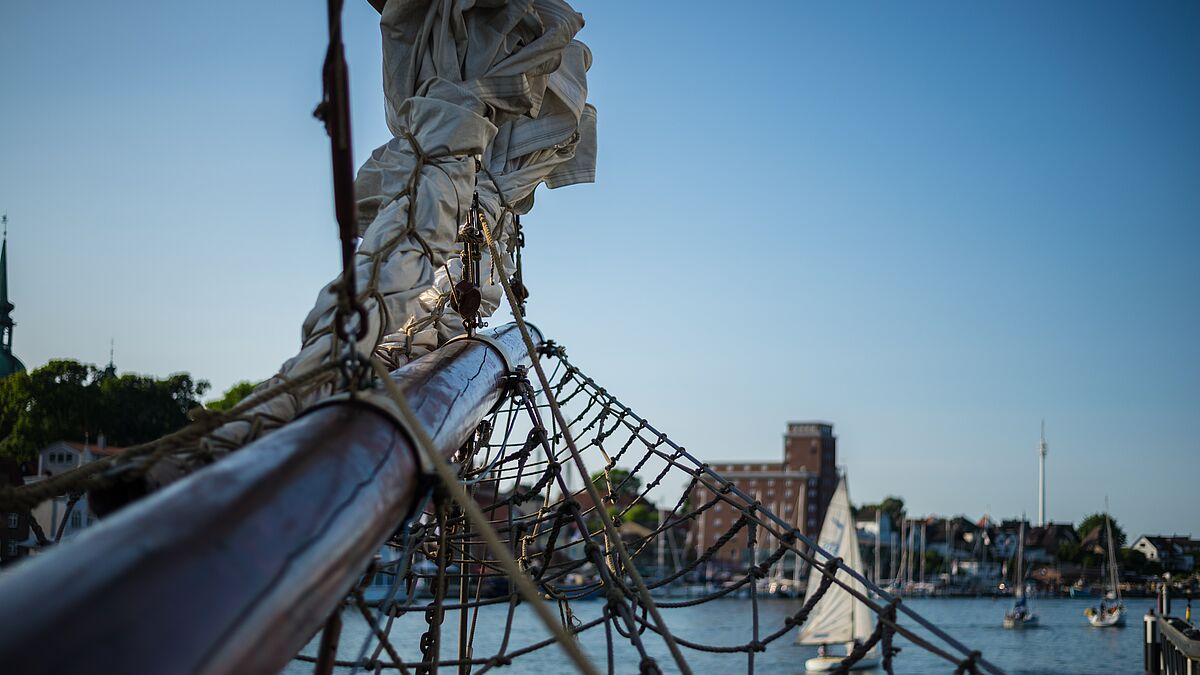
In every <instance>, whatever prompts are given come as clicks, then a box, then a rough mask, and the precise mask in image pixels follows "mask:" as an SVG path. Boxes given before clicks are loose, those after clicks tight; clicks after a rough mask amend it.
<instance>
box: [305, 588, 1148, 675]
mask: <svg viewBox="0 0 1200 675" xmlns="http://www.w3.org/2000/svg"><path fill="white" fill-rule="evenodd" d="M1092 602H1093V601H1090V600H1084V599H1066V598H1063V599H1041V600H1034V601H1033V602H1032V606H1033V610H1034V612H1036V613H1037V614H1038V615H1039V616H1040V619H1041V626H1040V627H1038V628H1033V629H1026V630H1005V629H1004V628H1002V627H1001V625H1000V622H1001V618H1002V617H1003V615H1004V612H1005V610H1006V609H1007V608H1008V607H1009V605H1010V604H1011V601H1007V600H991V599H934V598H929V599H918V598H914V599H910V600H906V603H907V604H908V605H909V606H911V607H912V608H913V609H915V610H917V611H919V612H920V613H921V614H922V615H923V616H924V617H926V618H927V619H929V620H930V621H932V622H933V623H935V624H937V625H938V626H941V627H942V628H944V629H945V630H947V631H948V632H950V634H951V635H953V636H954V637H955V638H957V639H958V640H959V641H961V642H963V643H964V644H966V645H967V646H968V647H971V648H973V649H979V650H980V651H982V652H983V655H984V657H985V658H987V659H989V660H990V661H991V662H992V663H994V664H996V665H997V666H999V667H1000V668H1002V669H1004V670H1005V671H1006V672H1008V673H1012V674H1013V675H1018V674H1025V675H1033V674H1038V675H1043V674H1045V675H1050V674H1053V675H1060V674H1061V675H1067V674H1072V675H1073V674H1079V675H1084V674H1087V675H1093V674H1104V673H1141V672H1142V642H1141V635H1142V614H1144V613H1145V611H1146V609H1147V608H1149V607H1150V606H1151V605H1152V603H1153V600H1150V599H1132V600H1130V601H1129V602H1128V603H1127V605H1126V607H1127V608H1128V610H1129V615H1128V622H1127V625H1126V627H1125V628H1092V627H1091V626H1089V625H1088V624H1087V621H1086V619H1085V618H1084V616H1083V610H1084V609H1085V608H1086V607H1088V606H1090V605H1091V604H1092ZM799 606H800V601H799V600H771V601H764V602H761V603H760V606H759V615H760V619H761V622H762V623H761V625H762V627H763V628H762V633H763V634H767V633H770V632H771V631H773V630H775V629H777V628H779V627H781V626H782V625H783V619H784V617H786V616H787V615H789V614H790V613H792V612H794V611H795V610H796V609H797V608H798V607H799ZM552 607H553V605H552ZM573 609H574V611H575V613H576V615H577V616H578V617H579V618H580V619H581V620H583V621H587V620H589V619H592V618H596V617H598V616H599V615H600V611H601V603H600V602H597V601H580V602H576V603H573ZM507 611H508V608H507V606H490V607H484V608H481V610H480V613H479V622H478V627H477V628H476V636H475V644H476V648H475V654H476V655H492V654H494V653H496V651H497V649H498V647H499V645H500V640H501V639H502V637H503V632H504V631H503V628H504V625H505V617H506V614H507ZM751 616H752V613H751V605H750V601H749V600H718V601H714V602H710V603H707V604H705V605H701V606H699V607H694V608H688V609H672V610H666V611H665V619H666V621H667V625H669V626H670V627H671V630H672V632H673V633H674V634H675V635H677V636H680V637H683V638H686V639H688V640H692V641H695V642H702V643H704V644H715V645H731V644H738V643H744V642H746V641H748V640H749V638H750V630H751V628H750V626H751ZM344 619H345V622H346V625H345V628H344V629H343V633H342V640H341V645H340V648H339V657H340V658H343V659H352V658H354V657H356V656H357V654H358V650H359V648H360V647H361V645H362V641H363V638H365V637H366V635H367V632H368V631H367V627H366V624H365V623H364V622H363V620H362V618H361V617H359V616H358V615H357V613H356V612H355V613H351V612H349V611H347V612H346V613H345V615H344ZM901 623H902V625H905V624H909V625H911V622H908V621H904V620H903V618H902V619H901ZM514 624H515V625H514V629H513V633H512V637H511V640H510V643H509V645H510V650H511V649H514V648H518V647H522V646H525V645H528V644H531V643H533V642H537V641H538V640H541V639H544V638H545V637H547V635H548V634H547V633H546V632H545V630H544V629H542V628H541V626H540V624H539V622H538V620H537V618H536V616H535V615H534V613H533V612H532V611H531V610H529V609H528V608H526V607H518V608H517V610H516V620H515V621H514ZM457 627H458V613H457V612H447V614H446V621H445V623H444V625H443V645H444V649H443V655H444V657H445V658H453V657H454V655H455V654H456V653H457V634H458V632H457ZM424 630H425V622H424V618H423V616H422V615H421V613H420V612H415V613H413V614H410V615H406V616H404V617H402V618H399V619H397V620H396V621H395V623H394V624H393V626H392V628H391V632H390V635H391V637H392V640H393V642H394V643H395V645H396V647H397V649H399V650H400V653H401V655H402V656H404V657H405V658H406V659H409V660H418V659H417V658H416V657H417V655H419V654H420V652H419V649H418V646H417V645H418V641H419V639H420V635H421V633H422V632H423V631H424ZM614 638H615V641H616V654H617V657H618V658H617V660H616V663H617V665H616V672H617V673H636V672H637V663H638V661H637V657H636V653H635V652H634V651H633V649H632V648H630V647H628V646H625V647H623V646H622V643H624V644H625V645H627V644H628V643H627V642H625V641H623V640H621V638H619V636H614ZM647 642H648V649H649V651H650V652H651V654H652V655H653V656H655V657H656V658H657V659H658V661H659V664H660V665H661V666H662V668H663V670H664V672H677V671H676V669H675V668H674V667H673V665H674V664H673V662H672V661H671V658H670V655H669V653H668V652H667V650H666V648H665V647H664V646H663V645H662V643H661V641H658V640H656V639H654V638H652V637H649V636H647ZM581 644H582V646H583V648H584V651H585V652H587V653H588V654H589V655H590V656H592V657H593V659H594V662H595V663H596V664H597V665H598V666H601V671H603V664H604V663H605V656H604V655H605V653H606V646H605V644H606V643H605V638H604V628H603V626H598V627H596V628H594V629H592V630H590V631H588V632H586V633H584V634H583V636H582V639H581ZM896 644H897V645H898V646H900V647H901V648H903V651H902V652H901V653H900V655H899V656H897V657H896V672H897V673H905V674H908V675H915V674H918V673H953V672H954V667H953V666H952V665H950V664H949V663H947V662H946V661H943V660H941V659H939V658H938V657H935V656H932V655H930V654H928V653H926V652H924V651H923V650H921V649H919V648H917V647H913V646H912V645H911V644H909V643H908V642H907V641H906V640H904V639H903V638H898V639H897V643H896ZM316 647H317V640H316V639H314V640H313V642H312V643H311V644H309V645H308V647H306V648H305V650H304V653H306V654H314V653H315V651H316ZM815 655H816V648H815V647H806V646H801V645H797V644H795V637H794V635H786V636H784V637H782V638H780V639H779V640H777V641H776V642H774V643H772V644H771V645H770V646H769V647H768V649H767V651H766V652H764V653H760V654H756V655H755V671H756V672H758V673H803V672H804V661H805V659H808V658H810V657H812V656H815ZM684 656H685V658H687V660H688V663H689V664H690V665H691V667H692V669H693V670H694V671H695V672H696V673H738V672H745V671H746V665H747V663H746V655H745V654H739V655H717V654H708V653H702V652H695V651H692V650H687V649H685V650H684ZM384 658H385V659H386V654H385V655H384ZM311 671H312V666H311V664H306V663H299V662H293V663H292V664H291V665H290V666H289V667H288V668H287V669H286V670H285V671H284V672H285V673H287V674H289V675H292V674H295V675H299V674H301V673H309V672H311ZM339 672H349V670H348V669H347V670H345V671H339ZM387 672H396V671H387ZM442 672H456V671H454V670H453V669H443V671H442ZM496 672H499V673H505V672H508V673H513V672H519V673H528V672H540V673H546V674H550V673H566V672H571V668H570V666H569V663H568V661H567V660H566V658H565V657H564V656H563V655H562V652H561V651H560V650H559V649H558V648H557V647H555V646H550V647H547V648H545V649H542V650H540V651H537V652H534V653H532V654H529V655H526V656H523V657H519V658H517V659H514V661H513V663H512V665H511V666H509V667H507V668H504V669H500V670H498V671H496ZM855 672H859V673H865V674H872V673H878V674H879V675H882V671H872V670H862V671H855Z"/></svg>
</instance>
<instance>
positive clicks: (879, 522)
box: [875, 504, 883, 584]
mask: <svg viewBox="0 0 1200 675" xmlns="http://www.w3.org/2000/svg"><path fill="white" fill-rule="evenodd" d="M881 505H882V504H881ZM882 542H883V519H882V518H880V516H879V506H876V507H875V583H876V584H879V544H880V543H882Z"/></svg>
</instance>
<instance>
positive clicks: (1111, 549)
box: [1104, 496, 1121, 604]
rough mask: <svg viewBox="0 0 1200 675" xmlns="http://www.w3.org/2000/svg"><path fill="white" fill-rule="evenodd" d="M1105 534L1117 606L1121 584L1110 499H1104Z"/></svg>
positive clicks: (1109, 569) (1119, 599)
mask: <svg viewBox="0 0 1200 675" xmlns="http://www.w3.org/2000/svg"><path fill="white" fill-rule="evenodd" d="M1104 533H1105V535H1106V539H1107V540H1108V574H1109V577H1110V578H1111V580H1112V589H1113V595H1115V596H1117V604H1120V602H1121V582H1120V579H1119V577H1118V576H1117V554H1116V550H1117V542H1116V541H1114V540H1113V533H1112V521H1110V520H1109V518H1108V497H1107V496H1106V497H1105V498H1104Z"/></svg>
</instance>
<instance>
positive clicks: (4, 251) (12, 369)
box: [0, 213, 25, 377]
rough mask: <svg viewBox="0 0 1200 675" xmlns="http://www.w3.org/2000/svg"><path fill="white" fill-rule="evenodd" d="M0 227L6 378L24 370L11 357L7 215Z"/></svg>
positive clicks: (0, 344) (0, 358)
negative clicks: (0, 228) (1, 229)
mask: <svg viewBox="0 0 1200 675" xmlns="http://www.w3.org/2000/svg"><path fill="white" fill-rule="evenodd" d="M0 225H3V226H4V243H3V244H2V245H0V377H8V376H9V375H12V374H13V373H16V372H20V371H23V370H25V364H23V363H21V360H20V359H18V358H17V357H15V356H13V353H12V335H13V326H15V325H17V324H16V322H15V321H13V320H12V311H13V308H14V305H13V304H12V302H10V301H9V299H8V214H7V213H6V214H4V215H3V216H0Z"/></svg>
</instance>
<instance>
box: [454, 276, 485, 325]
mask: <svg viewBox="0 0 1200 675" xmlns="http://www.w3.org/2000/svg"><path fill="white" fill-rule="evenodd" d="M482 304H483V293H481V292H480V291H479V288H478V287H477V286H476V285H475V284H473V283H471V282H470V280H468V279H463V280H461V281H459V282H458V283H457V284H454V293H453V294H452V295H451V296H450V306H451V307H452V308H454V311H455V312H458V315H459V316H461V317H462V318H463V322H464V323H465V322H467V321H468V320H470V319H473V318H476V317H477V315H478V314H479V307H480V306H481V305H482Z"/></svg>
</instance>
